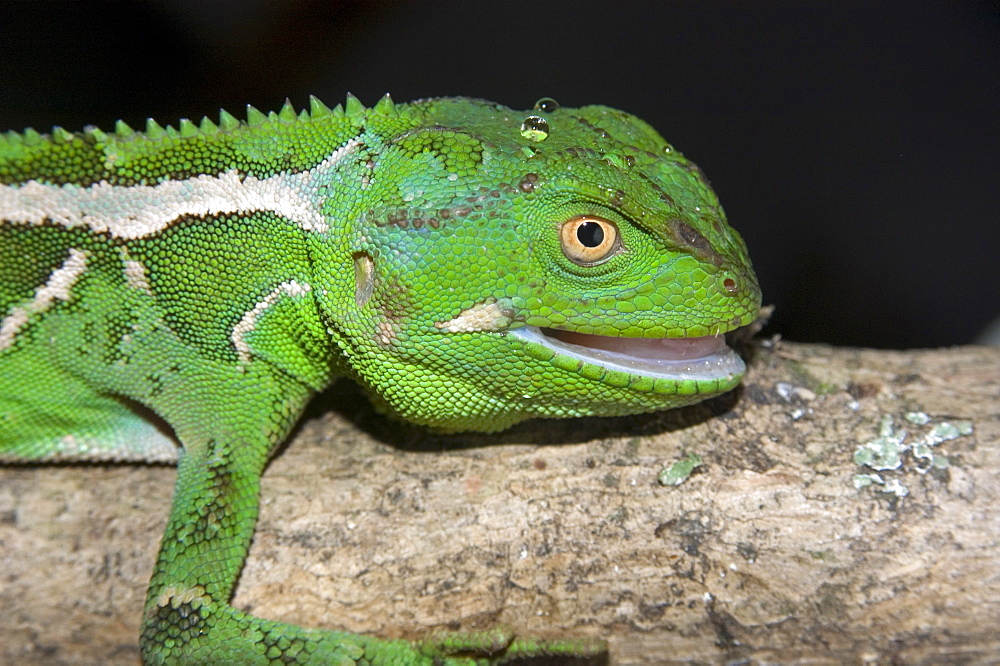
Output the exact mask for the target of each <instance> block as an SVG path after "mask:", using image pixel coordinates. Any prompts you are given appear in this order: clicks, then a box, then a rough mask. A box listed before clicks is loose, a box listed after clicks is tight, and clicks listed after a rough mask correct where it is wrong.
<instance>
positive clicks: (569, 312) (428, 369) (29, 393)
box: [0, 97, 760, 664]
mask: <svg viewBox="0 0 1000 666" xmlns="http://www.w3.org/2000/svg"><path fill="white" fill-rule="evenodd" d="M759 305H760V290H759V287H758V286H757V283H756V280H755V277H754V275H753V271H752V269H751V267H750V262H749V260H748V258H747V254H746V248H745V246H744V244H743V242H742V240H741V239H740V238H739V236H738V235H737V234H736V232H735V231H734V230H733V229H732V228H730V227H729V226H728V224H727V223H726V220H725V216H724V214H723V212H722V209H721V207H720V206H719V203H718V201H717V199H716V197H715V195H714V193H713V192H712V191H711V189H710V188H709V186H708V183H707V181H706V179H705V178H704V176H703V175H702V174H701V172H700V171H699V170H698V168H697V167H695V166H694V165H693V164H692V163H691V162H689V161H687V160H686V159H685V158H684V157H683V156H682V155H680V154H679V153H678V152H677V151H675V150H674V149H673V148H672V147H671V146H670V145H668V144H667V143H666V142H664V140H663V139H662V138H661V137H660V136H659V135H658V134H657V133H656V132H655V131H654V130H653V129H652V128H650V127H649V126H648V125H647V124H646V123H644V122H642V121H641V120H639V119H637V118H635V117H634V116H631V115H629V114H626V113H623V112H621V111H616V110H613V109H609V108H606V107H600V106H589V107H583V108H579V109H569V108H560V107H559V105H558V104H556V103H555V102H554V101H553V100H550V99H543V100H540V101H539V103H538V104H536V106H535V108H534V109H532V110H529V111H513V110H511V109H508V108H506V107H503V106H500V105H497V104H494V103H491V102H486V101H482V100H474V99H466V98H444V99H431V100H422V101H418V102H414V103H411V104H401V105H396V104H394V103H393V102H392V101H391V100H390V99H389V98H388V97H385V98H383V99H382V100H381V101H380V102H379V103H378V104H376V105H375V106H374V107H371V108H366V107H364V106H363V105H362V104H361V103H360V102H359V101H358V100H357V99H355V98H353V97H348V99H347V103H346V104H344V105H343V106H337V107H336V108H334V109H329V108H328V107H326V106H325V105H323V104H322V103H321V102H319V101H318V100H315V99H313V100H312V104H311V107H310V109H309V110H303V111H300V112H296V110H295V109H294V108H293V107H292V106H291V105H289V104H286V105H285V106H284V107H283V108H282V109H281V110H280V111H278V112H275V113H270V114H263V113H261V112H259V111H257V110H256V109H253V108H252V107H250V108H248V111H247V115H246V120H245V121H238V120H236V119H235V118H234V117H233V116H231V115H229V114H228V113H225V112H222V113H221V114H220V117H219V121H218V123H215V122H213V121H211V120H209V119H207V118H206V119H203V120H202V121H201V122H200V123H198V124H195V123H192V122H190V121H187V120H182V121H181V122H180V123H179V124H178V125H177V127H176V128H174V127H171V126H167V127H161V126H160V125H158V124H157V123H155V122H154V121H152V120H150V121H149V123H148V124H147V126H146V128H145V131H143V132H136V131H134V130H132V129H131V128H129V127H128V126H127V125H125V124H124V123H119V124H118V126H117V127H116V128H115V130H114V131H113V132H108V133H106V132H103V131H101V130H98V129H96V128H87V129H85V130H84V131H83V132H79V133H71V132H67V131H65V130H63V129H61V128H55V129H54V130H53V131H52V132H51V133H50V134H45V135H43V134H39V133H37V132H35V131H33V130H27V131H25V132H23V133H13V132H11V133H7V134H5V135H0V462H3V463H7V464H17V463H38V462H61V461H66V462H72V461H123V462H176V463H177V464H178V466H179V473H178V480H177V487H176V490H175V494H174V499H173V506H172V509H171V514H170V519H169V522H168V525H167V528H166V532H165V534H164V536H163V540H162V543H161V549H160V554H159V558H158V561H157V564H156V567H155V570H154V573H153V577H152V581H151V583H150V587H149V592H148V597H147V602H146V607H145V613H144V617H143V628H142V632H141V636H140V645H141V648H142V653H143V656H144V659H145V660H146V661H147V662H149V663H226V662H230V663H234V662H241V663H271V662H273V663H307V662H309V663H343V664H354V663H359V664H377V663H385V664H389V663H397V664H418V663H428V664H430V663H453V664H469V663H483V664H485V663H503V662H505V661H510V660H512V659H516V658H523V657H532V656H537V655H563V656H569V657H572V656H580V657H587V656H592V655H593V654H595V653H599V652H600V651H601V650H602V649H603V646H602V644H601V643H600V642H592V641H583V640H573V639H566V640H562V641H546V642H541V641H535V640H532V639H531V638H526V637H521V636H516V635H514V634H513V633H511V632H510V631H507V630H497V631H495V632H488V633H483V634H442V635H436V636H433V637H430V638H428V639H426V640H424V641H421V642H416V643H411V642H407V641H396V640H394V641H387V640H380V639H377V638H372V637H367V636H361V635H355V634H348V633H342V632H333V631H324V630H316V629H306V628H302V627H297V626H294V625H289V624H283V623H280V622H272V621H268V620H263V619H260V618H256V617H253V616H251V615H248V614H246V613H244V612H242V611H240V610H238V609H236V608H233V607H232V606H231V605H230V604H229V599H230V596H231V594H232V590H233V587H234V585H235V582H236V579H237V577H238V575H239V572H240V569H241V567H242V565H243V561H244V559H245V557H246V553H247V549H248V547H249V543H250V540H251V537H252V535H253V530H254V525H255V522H256V518H257V511H258V501H259V500H258V494H259V482H260V476H261V473H262V471H263V468H264V465H265V464H266V462H267V460H268V457H269V456H270V455H271V453H272V452H273V451H274V450H275V448H276V447H277V446H278V445H280V444H281V443H282V442H283V441H284V440H285V438H286V436H287V435H288V432H289V430H290V429H291V427H292V426H293V425H294V424H295V422H296V420H297V419H298V417H299V416H300V415H301V413H302V410H303V409H304V406H305V404H306V402H307V401H308V400H309V398H310V397H311V396H312V395H313V394H314V393H315V392H316V391H318V390H320V389H322V388H324V387H325V386H327V385H328V384H330V383H331V382H332V381H333V380H334V379H335V378H337V377H340V376H346V377H349V378H351V379H353V380H354V381H356V382H358V383H359V384H360V385H361V386H363V387H364V388H365V389H366V390H367V391H368V393H369V394H370V395H371V397H372V400H373V401H374V402H375V404H376V405H377V406H378V407H379V408H380V409H382V410H383V411H385V412H386V413H388V414H391V415H394V416H396V417H399V418H403V419H406V420H409V421H412V422H415V423H419V424H423V425H426V426H429V427H431V428H434V429H437V430H440V431H458V430H479V431H495V430H500V429H503V428H505V427H507V426H509V425H511V424H514V423H517V422H519V421H522V420H524V419H527V418H532V417H573V416H584V415H620V414H634V413H641V412H648V411H653V410H658V409H664V408H671V407H678V406H681V405H686V404H690V403H693V402H697V401H699V400H703V399H705V398H708V397H711V396H714V395H718V394H719V393H722V392H725V391H728V390H730V389H731V388H733V387H734V386H736V385H737V384H738V383H739V381H740V379H741V377H742V374H743V364H742V362H741V361H740V360H739V358H738V357H737V356H735V354H734V353H733V352H732V351H731V350H729V349H728V348H727V347H726V346H725V344H724V342H723V338H722V335H723V334H724V333H726V332H728V331H731V330H733V329H735V328H738V327H740V326H744V325H748V324H750V323H752V322H753V321H754V319H755V318H756V316H757V312H758V309H759Z"/></svg>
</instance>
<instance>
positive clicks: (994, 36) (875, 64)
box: [0, 0, 1000, 348]
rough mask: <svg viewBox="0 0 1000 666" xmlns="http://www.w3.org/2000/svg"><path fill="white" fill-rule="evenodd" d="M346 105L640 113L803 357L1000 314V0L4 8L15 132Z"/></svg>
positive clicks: (903, 342) (1, 71) (3, 88)
mask: <svg viewBox="0 0 1000 666" xmlns="http://www.w3.org/2000/svg"><path fill="white" fill-rule="evenodd" d="M347 91H351V92H353V93H354V94H356V95H357V96H359V97H360V98H361V100H362V101H363V102H365V103H368V104H373V103H374V102H375V101H376V100H377V98H378V97H379V96H380V95H382V94H383V93H385V92H391V93H392V95H393V97H394V98H395V99H396V100H397V101H406V100H409V99H415V98H419V97H428V96H435V95H470V96H476V97H485V98H487V99H491V100H494V101H497V102H501V103H503V104H506V105H508V106H512V107H515V108H521V109H525V108H530V107H531V105H532V104H533V103H534V101H535V100H536V99H537V98H539V97H543V96H550V97H554V98H556V99H557V100H559V101H560V102H561V103H562V104H563V105H565V106H579V105H582V104H589V103H601V104H607V105H610V106H615V107H618V108H622V109H625V110H627V111H631V112H633V113H635V114H637V115H639V116H641V117H642V118H644V119H646V120H647V121H649V122H650V123H652V124H653V125H654V126H655V127H656V128H657V129H659V130H660V132H661V133H662V134H663V135H664V136H665V137H666V138H667V140H668V141H670V142H671V143H673V144H674V146H676V147H677V148H678V149H680V150H681V151H682V152H684V153H685V154H686V155H687V156H688V157H691V158H692V159H694V160H695V161H696V162H697V163H698V164H699V165H700V166H701V167H702V168H703V169H704V170H705V171H706V173H707V174H708V175H709V177H710V178H711V179H712V182H713V185H714V186H715V189H716V191H717V192H718V194H719V196H720V198H721V199H722V201H723V204H724V205H725V207H726V210H727V212H728V214H729V218H730V222H731V223H732V224H733V226H735V227H736V228H737V229H738V230H739V231H740V232H741V233H742V234H743V237H744V238H745V239H746V241H747V243H748V245H749V246H750V252H751V256H752V257H753V259H754V264H755V266H756V269H757V272H758V275H759V277H760V279H761V282H762V284H763V288H764V294H765V302H766V303H773V304H775V305H776V306H777V311H776V314H775V316H774V318H773V320H772V325H771V326H770V327H769V330H770V331H773V332H778V333H781V334H782V335H783V336H784V337H785V338H788V339H794V340H808V341H823V342H830V343H835V344H847V345H865V346H877V347H894V348H906V347H926V346H938V345H951V344H962V343H969V342H972V341H973V340H974V339H975V338H976V336H977V335H978V334H979V333H980V332H981V331H982V330H983V329H984V328H985V327H986V326H987V324H988V322H990V321H991V320H992V319H994V318H996V317H997V316H998V315H1000V275H998V273H1000V270H998V259H1000V197H998V194H1000V9H998V5H997V4H996V3H988V2H939V3H921V2H862V3H840V2H837V3H834V2H782V3H773V2H745V1H743V0H739V1H735V2H721V1H719V2H701V1H699V2H667V1H660V2H649V3H644V2H632V1H630V0H618V1H617V2H593V1H591V2H586V1H577V2H541V1H536V2H520V1H515V0H503V1H502V2H494V1H487V0H456V1H450V2H305V1H286V2H279V1H273V2H259V1H245V2H236V1H233V2H218V3H216V2H204V1H202V2H195V1H183V2H182V1H179V0H175V1H174V2H161V3H141V2H128V3H109V2H73V3H45V2H30V3H28V2H24V3H9V2H8V3H2V4H0V128H11V129H17V130H21V129H23V128H24V127H26V126H33V127H35V128H36V129H38V130H39V131H47V130H48V129H49V128H50V127H51V126H52V125H54V124H59V125H62V126H64V127H66V128H67V129H79V128H80V127H82V126H83V125H85V124H88V123H90V124H95V125H97V126H99V127H102V128H104V129H110V128H112V127H113V125H114V121H115V120H116V119H118V118H123V119H124V120H125V121H126V122H128V123H129V124H131V125H132V126H133V127H136V128H140V127H142V126H143V125H144V121H145V118H146V117H147V116H153V117H155V118H156V119H157V120H159V121H160V122H161V123H162V124H167V123H174V122H175V121H176V120H177V119H178V118H180V117H190V118H193V119H198V118H200V117H201V116H202V115H206V114H208V115H211V116H212V117H213V118H214V117H216V114H217V111H218V108H219V107H225V108H226V109H227V110H229V111H230V112H232V113H233V114H234V115H236V116H237V117H242V116H243V111H242V107H243V105H244V104H246V103H252V104H254V105H255V106H257V107H258V108H260V109H261V110H264V111H267V110H271V109H277V108H278V107H279V106H280V105H281V104H282V102H283V101H284V100H285V98H286V97H289V98H291V100H292V102H293V103H295V104H296V106H297V107H298V106H302V105H304V104H306V103H307V99H308V95H309V94H310V93H314V94H316V95H317V96H319V97H320V98H321V99H323V100H324V101H325V102H327V103H328V104H329V105H331V106H333V105H334V104H336V103H337V102H339V101H341V100H342V98H343V95H344V93H346V92H347Z"/></svg>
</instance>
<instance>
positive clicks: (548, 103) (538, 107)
mask: <svg viewBox="0 0 1000 666" xmlns="http://www.w3.org/2000/svg"><path fill="white" fill-rule="evenodd" d="M558 110H559V102H557V101H555V100H554V99H552V98H551V97H543V98H541V99H540V100H538V101H537V102H535V111H541V112H542V113H552V112H553V111H558Z"/></svg>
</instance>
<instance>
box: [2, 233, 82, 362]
mask: <svg viewBox="0 0 1000 666" xmlns="http://www.w3.org/2000/svg"><path fill="white" fill-rule="evenodd" d="M85 270H87V255H86V254H84V253H83V252H82V251H80V250H77V249H76V248H72V247H71V248H70V249H69V257H67V258H66V261H64V262H63V263H62V266H60V267H59V268H57V269H56V270H54V271H52V274H51V275H49V279H48V280H46V281H45V284H44V285H42V286H41V287H39V288H38V289H36V290H35V296H34V297H33V298H32V299H31V300H30V301H29V302H28V303H27V304H26V305H19V306H17V307H14V308H11V310H10V314H8V315H7V316H6V317H4V318H3V320H0V351H3V350H4V349H7V348H8V347H10V346H11V345H12V344H14V340H15V338H16V337H17V333H18V331H20V330H21V327H23V326H24V325H25V324H26V323H28V320H29V319H30V318H31V316H32V315H35V314H38V313H40V312H45V311H46V310H48V309H49V308H51V307H52V306H53V305H54V304H55V302H56V301H68V300H69V299H70V296H71V293H70V291H71V290H72V289H73V285H75V284H76V281H77V280H79V279H80V276H81V275H83V272H84V271H85Z"/></svg>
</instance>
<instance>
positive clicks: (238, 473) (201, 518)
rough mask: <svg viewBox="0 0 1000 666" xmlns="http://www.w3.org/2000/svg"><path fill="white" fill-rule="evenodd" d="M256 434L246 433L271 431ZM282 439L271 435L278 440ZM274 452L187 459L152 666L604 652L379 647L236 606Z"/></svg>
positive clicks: (207, 453) (172, 521)
mask: <svg viewBox="0 0 1000 666" xmlns="http://www.w3.org/2000/svg"><path fill="white" fill-rule="evenodd" d="M217 420H224V419H223V418H222V417H220V418H219V419H217ZM255 425H256V427H248V428H246V429H245V431H246V432H247V433H250V432H253V431H256V432H261V431H263V430H265V428H261V427H260V425H259V424H255ZM280 430H283V428H281V429H280ZM283 436H284V432H275V433H274V437H275V438H276V441H277V440H279V439H280V438H281V437H283ZM271 445H272V444H271V441H269V440H268V438H267V437H259V438H258V439H257V440H254V439H253V437H251V436H248V435H245V436H244V438H243V439H237V438H227V437H221V436H215V437H209V438H206V439H205V440H204V441H203V442H201V443H197V444H194V445H190V446H189V448H188V449H186V450H185V451H184V453H183V454H182V455H181V459H180V463H179V469H178V476H177V486H176V490H175V494H174V499H173V506H172V508H171V512H170V518H169V521H168V524H167V529H166V532H165V533H164V536H163V542H162V544H161V547H160V553H159V557H158V559H157V563H156V567H155V570H154V573H153V577H152V581H151V584H150V588H149V592H148V596H147V600H146V607H145V612H144V615H143V622H142V630H141V637H140V644H141V648H142V655H143V658H144V660H145V661H146V663H151V664H170V663H211V664H219V663H240V664H270V663H315V664H428V665H429V664H450V665H458V664H500V663H504V662H508V661H511V660H513V659H518V658H524V657H532V656H538V655H565V656H572V657H580V656H587V655H595V654H600V653H601V652H603V651H604V649H605V646H604V645H603V643H602V642H600V641H596V642H582V641H575V640H570V641H560V642H543V641H534V640H531V639H525V638H520V637H517V638H515V636H514V635H513V634H512V633H510V632H508V631H505V630H497V631H492V632H484V633H474V634H441V635H435V636H432V637H431V638H429V639H427V640H425V641H422V642H417V643H411V642H408V641H402V640H381V639H377V638H373V637H369V636H363V635H358V634H352V633H347V632H338V631H330V630H322V629H309V628H304V627H299V626H295V625H291V624H286V623H281V622H275V621H270V620H265V619H262V618H258V617H255V616H253V615H250V614H248V613H246V612H243V611H241V610H238V609H236V608H234V607H232V606H231V605H230V604H229V599H230V597H231V595H232V592H233V587H234V586H235V582H236V580H237V578H238V576H239V572H240V569H241V568H242V566H243V562H244V560H245V558H246V555H247V552H248V550H249V547H250V541H251V538H252V536H253V530H254V525H255V522H256V520H257V514H258V506H259V497H258V494H259V487H260V483H259V481H260V476H261V473H262V471H263V469H264V466H265V464H266V461H267V457H268V453H269V450H270V448H271Z"/></svg>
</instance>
